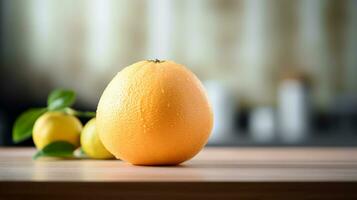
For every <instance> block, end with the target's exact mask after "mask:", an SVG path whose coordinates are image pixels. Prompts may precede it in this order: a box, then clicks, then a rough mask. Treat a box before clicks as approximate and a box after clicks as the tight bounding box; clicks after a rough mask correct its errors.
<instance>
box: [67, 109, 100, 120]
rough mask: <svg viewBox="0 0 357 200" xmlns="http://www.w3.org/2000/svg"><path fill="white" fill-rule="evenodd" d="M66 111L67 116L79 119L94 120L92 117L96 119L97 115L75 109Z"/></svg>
mask: <svg viewBox="0 0 357 200" xmlns="http://www.w3.org/2000/svg"><path fill="white" fill-rule="evenodd" d="M64 111H65V112H66V113H67V114H70V115H74V116H77V117H89V118H92V117H95V115H96V112H91V111H79V110H75V109H73V108H65V109H64Z"/></svg>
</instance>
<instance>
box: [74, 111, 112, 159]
mask: <svg viewBox="0 0 357 200" xmlns="http://www.w3.org/2000/svg"><path fill="white" fill-rule="evenodd" d="M81 146H82V149H83V151H84V152H85V153H86V154H87V155H88V156H89V157H91V158H96V159H108V158H113V155H112V154H111V153H109V151H108V150H107V149H106V148H105V147H104V146H103V143H102V142H101V141H100V139H99V136H98V132H97V128H96V124H95V118H93V119H91V120H90V121H89V122H88V123H87V124H86V125H85V126H84V128H83V131H82V134H81Z"/></svg>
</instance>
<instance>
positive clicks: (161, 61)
mask: <svg viewBox="0 0 357 200" xmlns="http://www.w3.org/2000/svg"><path fill="white" fill-rule="evenodd" d="M147 61H148V62H153V63H163V62H165V60H159V59H155V60H147Z"/></svg>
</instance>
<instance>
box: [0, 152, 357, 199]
mask: <svg viewBox="0 0 357 200" xmlns="http://www.w3.org/2000/svg"><path fill="white" fill-rule="evenodd" d="M34 152H35V149H34V148H0V199H24V198H26V199H31V198H33V199H49V198H51V199H62V200H63V199H106V200H108V199H121V198H125V197H126V198H130V199H131V198H140V199H160V198H161V199H178V198H182V199H197V198H199V197H202V198H205V199H215V198H219V199H223V198H226V199H231V198H248V199H306V198H307V199H326V198H330V199H348V198H351V199H352V198H353V199H357V148H248V147H245V148H224V147H207V148H205V149H204V150H203V151H201V152H200V153H199V154H198V155H197V156H196V157H194V158H193V159H192V160H190V161H188V162H185V163H183V164H182V165H179V166H160V167H150V166H133V165H130V164H128V163H125V162H122V161H119V160H90V159H82V160H62V159H48V158H46V159H39V160H36V161H34V160H32V155H33V154H34Z"/></svg>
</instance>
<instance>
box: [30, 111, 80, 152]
mask: <svg viewBox="0 0 357 200" xmlns="http://www.w3.org/2000/svg"><path fill="white" fill-rule="evenodd" d="M81 131H82V124H81V122H80V121H79V120H78V119H77V118H76V117H74V116H72V115H69V114H66V113H63V112H47V113H45V114H43V115H42V116H41V117H39V118H38V119H37V120H36V122H35V125H34V127H33V134H32V138H33V141H34V142H35V145H36V148H37V149H42V148H44V147H45V146H46V145H48V144H50V143H52V142H55V141H66V142H69V143H71V144H73V145H74V146H75V147H78V146H79V138H80V134H81Z"/></svg>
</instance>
